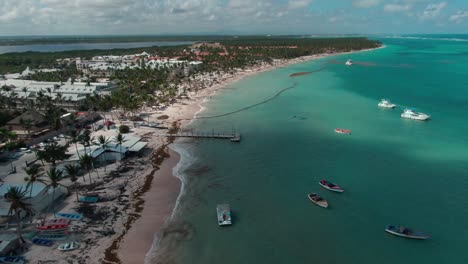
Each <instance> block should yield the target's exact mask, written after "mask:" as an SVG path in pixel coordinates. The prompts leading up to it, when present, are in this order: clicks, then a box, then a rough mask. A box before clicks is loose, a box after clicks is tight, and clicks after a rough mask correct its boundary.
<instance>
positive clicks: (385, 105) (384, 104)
mask: <svg viewBox="0 0 468 264" xmlns="http://www.w3.org/2000/svg"><path fill="white" fill-rule="evenodd" d="M378 106H379V107H382V108H390V109H392V108H395V107H396V104H392V102H390V100H387V99H382V101H380V103H378Z"/></svg>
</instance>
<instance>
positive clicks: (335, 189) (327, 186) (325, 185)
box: [319, 180, 344, 193]
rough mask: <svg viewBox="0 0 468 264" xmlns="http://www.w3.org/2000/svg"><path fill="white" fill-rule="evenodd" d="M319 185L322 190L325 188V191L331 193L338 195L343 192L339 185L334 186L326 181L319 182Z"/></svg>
mask: <svg viewBox="0 0 468 264" xmlns="http://www.w3.org/2000/svg"><path fill="white" fill-rule="evenodd" d="M319 184H320V186H322V187H323V188H325V189H327V190H329V191H332V192H339V193H342V192H344V190H343V188H341V187H340V186H339V185H336V184H334V183H332V182H329V181H327V180H321V181H319Z"/></svg>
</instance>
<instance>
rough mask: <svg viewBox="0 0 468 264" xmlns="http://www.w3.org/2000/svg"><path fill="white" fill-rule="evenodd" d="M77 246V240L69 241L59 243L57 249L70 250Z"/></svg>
mask: <svg viewBox="0 0 468 264" xmlns="http://www.w3.org/2000/svg"><path fill="white" fill-rule="evenodd" d="M79 247H80V244H78V242H70V243H64V244H61V245H60V246H58V248H57V249H58V250H60V251H71V250H74V249H77V248H79Z"/></svg>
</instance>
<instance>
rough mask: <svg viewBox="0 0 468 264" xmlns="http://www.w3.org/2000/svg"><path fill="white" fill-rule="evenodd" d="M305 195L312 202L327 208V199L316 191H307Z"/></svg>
mask: <svg viewBox="0 0 468 264" xmlns="http://www.w3.org/2000/svg"><path fill="white" fill-rule="evenodd" d="M307 197H309V200H311V201H312V202H313V203H314V204H316V205H318V206H320V207H323V208H328V202H327V200H325V199H323V198H322V197H320V196H319V195H318V194H316V193H309V194H307Z"/></svg>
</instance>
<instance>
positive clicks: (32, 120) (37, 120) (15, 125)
mask: <svg viewBox="0 0 468 264" xmlns="http://www.w3.org/2000/svg"><path fill="white" fill-rule="evenodd" d="M6 128H7V129H8V130H10V131H14V132H15V133H16V135H18V136H19V137H22V138H27V137H31V136H38V135H41V134H44V133H46V132H48V131H49V130H50V125H49V123H48V122H47V120H46V118H45V117H44V115H42V114H40V113H39V112H37V111H27V112H24V113H23V114H21V115H19V116H17V117H16V118H14V119H12V120H10V121H8V122H7V124H6Z"/></svg>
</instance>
